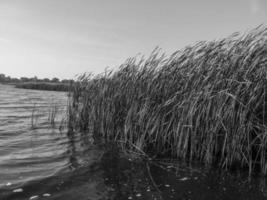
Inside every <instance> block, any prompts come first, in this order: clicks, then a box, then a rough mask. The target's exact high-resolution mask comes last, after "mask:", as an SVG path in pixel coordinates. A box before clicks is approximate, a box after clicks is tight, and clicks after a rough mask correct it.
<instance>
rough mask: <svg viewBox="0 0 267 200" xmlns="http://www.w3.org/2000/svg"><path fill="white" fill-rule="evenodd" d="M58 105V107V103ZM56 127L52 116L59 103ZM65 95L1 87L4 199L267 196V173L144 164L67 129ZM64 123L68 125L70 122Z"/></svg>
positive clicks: (1, 189) (0, 177)
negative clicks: (248, 174)
mask: <svg viewBox="0 0 267 200" xmlns="http://www.w3.org/2000/svg"><path fill="white" fill-rule="evenodd" d="M51 105H52V106H51ZM53 105H56V107H57V108H58V111H57V112H56V118H55V125H54V126H52V125H51V123H49V120H48V116H49V114H51V112H52V110H53V108H54V106H53ZM66 105H67V94H66V93H64V92H51V91H38V90H24V89H17V88H14V87H13V86H6V85H0V199H1V200H5V199H7V200H8V199H59V200H60V199H64V200H68V199H70V200H71V199H75V200H77V199H79V200H85V199H91V200H97V199H114V200H117V199H118V200H123V199H151V200H152V199H153V200H156V199H211V200H212V199H242V200H244V199H266V198H267V188H266V178H264V177H256V176H255V177H253V178H250V179H249V178H248V176H247V174H246V173H245V172H234V173H229V172H223V171H218V170H214V169H211V168H207V167H204V166H203V165H201V164H198V163H196V164H194V165H188V164H186V163H180V162H178V161H172V162H170V161H169V162H168V161H166V160H165V161H163V160H156V161H147V162H146V161H138V160H133V159H132V158H130V157H127V156H125V155H124V154H122V153H120V151H119V149H118V148H117V147H116V145H114V144H105V143H100V142H96V141H94V140H93V138H92V137H90V136H84V135H83V134H79V133H76V134H75V135H74V136H70V134H68V133H67V130H66V129H61V131H60V130H59V126H60V125H62V122H64V120H66V119H64V116H65V113H66ZM63 124H64V123H63Z"/></svg>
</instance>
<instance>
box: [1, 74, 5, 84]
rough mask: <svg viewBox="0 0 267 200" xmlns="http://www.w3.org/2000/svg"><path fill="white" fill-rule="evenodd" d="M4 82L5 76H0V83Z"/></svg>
mask: <svg viewBox="0 0 267 200" xmlns="http://www.w3.org/2000/svg"><path fill="white" fill-rule="evenodd" d="M5 81H6V75H5V74H0V82H5Z"/></svg>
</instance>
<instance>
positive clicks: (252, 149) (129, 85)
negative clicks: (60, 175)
mask: <svg viewBox="0 0 267 200" xmlns="http://www.w3.org/2000/svg"><path fill="white" fill-rule="evenodd" d="M266 83H267V28H266V27H263V26H260V27H257V28H255V29H253V30H251V31H249V32H247V33H246V34H241V33H234V34H232V35H231V36H229V37H226V38H224V39H220V40H216V41H202V42H198V43H196V44H194V45H192V46H187V47H185V48H184V49H182V50H180V51H177V52H175V53H174V54H172V55H171V56H168V57H167V56H165V55H164V54H161V53H160V50H159V49H156V50H154V51H153V52H152V54H151V56H150V57H149V58H148V59H144V58H142V59H137V58H136V57H135V58H130V59H128V60H127V61H126V62H125V63H124V64H122V65H121V66H120V68H119V69H118V70H117V71H111V72H108V71H106V72H105V73H103V74H100V75H96V76H94V75H92V74H84V75H82V76H80V77H79V78H78V81H77V82H76V83H75V84H74V86H73V91H72V93H71V98H70V104H69V129H70V130H73V131H84V132H88V133H89V132H92V133H93V134H94V135H95V136H101V137H104V138H106V139H109V140H114V141H118V142H122V143H123V144H124V146H125V147H126V148H128V149H135V150H136V149H138V150H139V151H140V152H145V153H147V154H148V155H152V156H160V157H162V156H164V157H171V158H182V159H189V160H191V161H192V160H199V161H202V162H204V163H207V164H214V163H215V164H217V165H218V166H220V167H222V168H229V167H232V166H236V165H237V166H239V167H244V168H248V169H249V172H250V173H251V172H253V171H255V169H257V170H260V171H261V172H262V173H266V172H267V161H266V159H267V157H266V148H267V131H266V130H267V129H266V125H267V105H266V103H267V97H266V87H267V84H266Z"/></svg>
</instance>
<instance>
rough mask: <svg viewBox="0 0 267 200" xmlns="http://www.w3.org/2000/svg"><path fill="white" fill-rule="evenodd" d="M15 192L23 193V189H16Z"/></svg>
mask: <svg viewBox="0 0 267 200" xmlns="http://www.w3.org/2000/svg"><path fill="white" fill-rule="evenodd" d="M13 192H16V193H17V192H23V189H22V188H18V189H15V190H13Z"/></svg>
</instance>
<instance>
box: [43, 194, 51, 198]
mask: <svg viewBox="0 0 267 200" xmlns="http://www.w3.org/2000/svg"><path fill="white" fill-rule="evenodd" d="M50 196H51V194H49V193H45V194H43V197H50Z"/></svg>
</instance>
